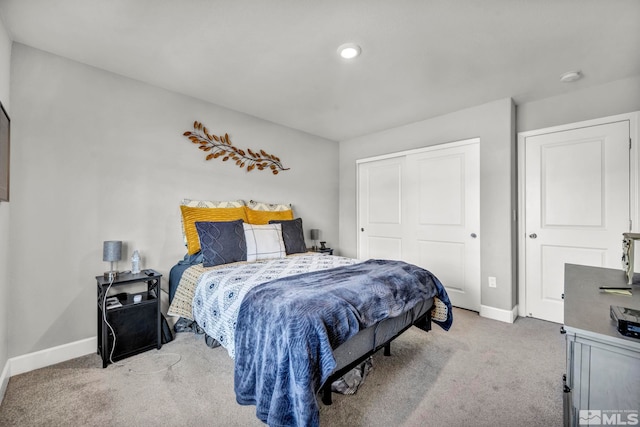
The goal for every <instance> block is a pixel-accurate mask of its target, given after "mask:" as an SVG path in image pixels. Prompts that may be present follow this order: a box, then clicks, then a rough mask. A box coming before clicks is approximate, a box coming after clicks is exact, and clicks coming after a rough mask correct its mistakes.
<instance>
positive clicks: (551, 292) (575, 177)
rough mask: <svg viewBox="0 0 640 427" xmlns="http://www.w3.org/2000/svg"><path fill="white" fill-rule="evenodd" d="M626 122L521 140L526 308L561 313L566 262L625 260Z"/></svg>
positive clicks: (556, 318) (557, 318) (555, 316)
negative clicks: (523, 144)
mask: <svg viewBox="0 0 640 427" xmlns="http://www.w3.org/2000/svg"><path fill="white" fill-rule="evenodd" d="M629 177H630V174H629V125H628V122H617V123H609V124H603V125H596V126H589V127H583V128H578V129H573V130H566V131H561V132H551V133H547V134H540V135H534V136H530V137H527V138H526V140H525V209H526V235H525V236H524V238H525V245H524V246H525V253H526V254H525V256H526V267H525V268H526V272H525V280H526V311H527V313H528V315H529V316H532V317H537V318H540V319H545V320H550V321H553V322H558V323H562V322H563V321H564V304H563V300H562V294H563V293H564V264H565V263H573V264H583V265H592V266H599V267H609V268H620V269H621V268H622V267H621V263H620V259H621V255H622V249H621V248H622V246H621V245H622V243H621V242H622V233H624V232H626V231H629V227H630V213H629V185H630V179H629Z"/></svg>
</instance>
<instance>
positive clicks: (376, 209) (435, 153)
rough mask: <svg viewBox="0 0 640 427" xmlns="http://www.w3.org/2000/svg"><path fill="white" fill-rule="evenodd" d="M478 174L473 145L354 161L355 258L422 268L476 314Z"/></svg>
mask: <svg viewBox="0 0 640 427" xmlns="http://www.w3.org/2000/svg"><path fill="white" fill-rule="evenodd" d="M479 169H480V159H479V140H477V139H475V140H471V141H461V142H458V143H452V144H443V145H440V146H435V147H429V148H426V149H422V150H415V151H412V152H406V153H399V154H397V155H396V156H395V157H392V158H386V159H375V160H372V161H362V162H360V163H359V165H358V220H359V222H358V227H359V230H358V235H359V238H358V257H359V258H361V259H368V258H384V259H398V260H403V261H407V262H410V263H413V264H416V265H418V266H420V267H423V268H425V269H427V270H429V271H431V272H432V273H433V274H435V275H436V276H437V277H438V278H439V279H440V280H441V281H442V283H443V284H444V286H445V287H446V288H447V293H448V294H449V297H450V298H451V301H452V303H453V305H455V306H458V307H463V308H467V309H470V310H475V311H479V310H480V230H479V228H480V174H479Z"/></svg>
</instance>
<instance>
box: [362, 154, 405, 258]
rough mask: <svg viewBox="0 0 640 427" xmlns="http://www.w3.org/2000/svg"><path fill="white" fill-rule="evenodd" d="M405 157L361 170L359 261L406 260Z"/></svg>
mask: <svg viewBox="0 0 640 427" xmlns="http://www.w3.org/2000/svg"><path fill="white" fill-rule="evenodd" d="M404 164H405V158H404V157H395V158H391V159H386V160H379V161H375V162H369V163H362V164H360V165H359V167H358V217H359V218H358V224H359V225H358V226H359V227H360V230H359V232H358V258H360V259H371V258H377V259H394V260H402V259H403V255H404V253H403V221H402V219H403V218H402V217H403V214H404V210H403V208H402V180H403V179H402V175H403V173H404Z"/></svg>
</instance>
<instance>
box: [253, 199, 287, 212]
mask: <svg viewBox="0 0 640 427" xmlns="http://www.w3.org/2000/svg"><path fill="white" fill-rule="evenodd" d="M246 206H247V207H249V209H252V210H254V211H269V212H277V211H289V210H291V205H285V204H282V203H263V202H256V201H255V200H249V203H248V204H247V205H246Z"/></svg>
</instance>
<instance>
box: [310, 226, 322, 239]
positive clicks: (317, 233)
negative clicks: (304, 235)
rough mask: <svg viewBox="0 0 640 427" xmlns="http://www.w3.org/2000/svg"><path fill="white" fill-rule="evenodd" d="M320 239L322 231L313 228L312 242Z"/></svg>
mask: <svg viewBox="0 0 640 427" xmlns="http://www.w3.org/2000/svg"><path fill="white" fill-rule="evenodd" d="M318 239H320V230H318V229H317V228H312V229H311V240H318Z"/></svg>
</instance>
